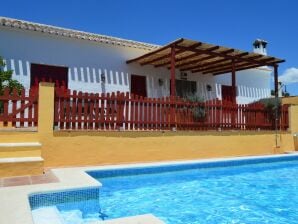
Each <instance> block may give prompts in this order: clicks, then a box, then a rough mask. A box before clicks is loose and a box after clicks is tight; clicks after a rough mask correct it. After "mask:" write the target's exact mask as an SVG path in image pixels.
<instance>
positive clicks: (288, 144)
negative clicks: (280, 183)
mask: <svg viewBox="0 0 298 224" xmlns="http://www.w3.org/2000/svg"><path fill="white" fill-rule="evenodd" d="M39 97H40V102H39V125H38V132H1V133H0V142H32V141H36V142H40V143H41V144H42V148H41V155H42V157H43V158H44V166H45V167H58V166H59V167H63V166H82V165H102V164H119V163H136V162H151V161H166V160H188V159H199V158H211V157H231V156H247V155H264V154H273V153H283V152H284V151H290V150H293V149H294V139H293V135H292V133H282V134H278V138H277V144H278V146H279V147H278V148H276V147H275V146H276V135H275V133H274V132H239V133H238V132H87V131H86V132H66V131H65V132H64V131H60V132H59V131H57V132H55V131H53V109H49V108H54V100H53V97H54V91H53V86H52V85H49V84H44V83H42V84H41V86H40V95H39ZM45 99H46V100H45ZM292 122H293V125H297V126H296V127H298V117H294V118H292ZM295 122H297V123H295Z"/></svg>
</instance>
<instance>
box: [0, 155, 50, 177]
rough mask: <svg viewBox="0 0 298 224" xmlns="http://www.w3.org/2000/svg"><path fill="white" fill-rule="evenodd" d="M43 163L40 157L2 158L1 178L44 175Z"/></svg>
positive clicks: (0, 162)
mask: <svg viewBox="0 0 298 224" xmlns="http://www.w3.org/2000/svg"><path fill="white" fill-rule="evenodd" d="M43 162H44V160H43V158H42V157H40V156H38V157H9V158H0V177H11V176H24V175H39V174H42V173H43Z"/></svg>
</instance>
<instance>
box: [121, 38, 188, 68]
mask: <svg viewBox="0 0 298 224" xmlns="http://www.w3.org/2000/svg"><path fill="white" fill-rule="evenodd" d="M183 40H184V39H183V38H180V39H178V40H176V41H174V42H173V43H170V44H168V45H166V46H163V47H161V48H158V49H157V50H154V51H151V52H149V53H147V54H144V55H141V56H140V57H137V58H134V59H131V60H128V61H126V63H127V64H130V63H132V62H135V61H139V60H141V59H144V58H147V57H149V56H151V55H154V54H156V53H158V52H161V51H164V50H166V49H167V48H169V47H171V46H172V45H173V44H179V43H181V42H183Z"/></svg>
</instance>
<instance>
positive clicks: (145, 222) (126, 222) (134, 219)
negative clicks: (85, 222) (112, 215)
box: [90, 214, 165, 224]
mask: <svg viewBox="0 0 298 224" xmlns="http://www.w3.org/2000/svg"><path fill="white" fill-rule="evenodd" d="M90 224H165V223H164V222H163V221H161V220H160V219H158V218H156V217H155V216H154V215H152V214H145V215H138V216H131V217H125V218H119V219H111V220H106V221H96V222H92V223H90Z"/></svg>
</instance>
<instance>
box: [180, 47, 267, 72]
mask: <svg viewBox="0 0 298 224" xmlns="http://www.w3.org/2000/svg"><path fill="white" fill-rule="evenodd" d="M246 55H248V52H244V53H241V54H239V55H238V56H241V57H244V56H246ZM259 57H262V55H257V56H255V57H254V58H259ZM225 61H227V62H229V63H225V64H221V65H217V64H219V63H222V62H225ZM230 63H231V59H226V58H223V59H220V60H217V61H212V62H209V63H205V64H202V65H199V66H193V67H190V68H186V69H185V70H193V71H195V72H202V71H205V70H210V69H212V68H218V67H221V66H226V65H230ZM209 66H210V67H209ZM181 71H184V69H183V70H181Z"/></svg>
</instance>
